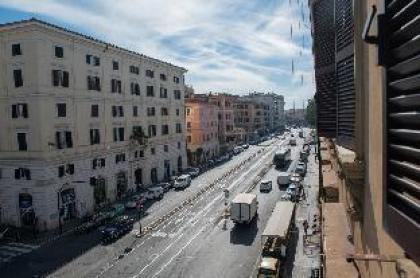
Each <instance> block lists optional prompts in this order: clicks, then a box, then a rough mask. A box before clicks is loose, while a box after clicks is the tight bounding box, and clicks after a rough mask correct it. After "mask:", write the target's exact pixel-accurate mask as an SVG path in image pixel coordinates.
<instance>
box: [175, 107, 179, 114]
mask: <svg viewBox="0 0 420 278" xmlns="http://www.w3.org/2000/svg"><path fill="white" fill-rule="evenodd" d="M176 115H177V116H179V108H177V109H176Z"/></svg>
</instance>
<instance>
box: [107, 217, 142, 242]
mask: <svg viewBox="0 0 420 278" xmlns="http://www.w3.org/2000/svg"><path fill="white" fill-rule="evenodd" d="M133 224H134V218H131V217H129V216H127V215H124V216H120V217H118V218H116V219H115V220H114V221H113V222H112V223H110V224H108V225H106V226H105V228H104V229H103V230H102V231H101V233H102V243H104V244H106V243H109V242H112V241H115V240H117V239H119V238H120V237H122V236H123V235H125V234H127V233H128V232H130V231H131V230H132V229H133Z"/></svg>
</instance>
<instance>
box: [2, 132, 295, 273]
mask: <svg viewBox="0 0 420 278" xmlns="http://www.w3.org/2000/svg"><path fill="white" fill-rule="evenodd" d="M272 142H274V143H273V144H271V145H269V144H268V143H272ZM272 142H266V144H264V145H266V146H251V147H250V148H249V149H248V150H246V151H245V152H243V153H241V154H240V155H238V156H235V157H234V158H233V159H232V160H230V161H229V162H227V163H225V164H223V165H221V166H218V167H216V168H214V169H212V170H210V171H208V172H206V173H203V174H202V175H200V176H199V177H198V178H196V179H194V180H193V182H192V184H191V186H190V187H189V188H187V189H185V190H184V191H170V192H168V193H167V194H165V197H164V199H163V200H161V201H159V202H155V203H153V204H152V205H151V206H150V207H149V208H148V215H147V216H146V217H145V218H144V219H142V220H141V222H142V225H143V226H146V225H148V224H150V223H152V222H153V221H154V220H155V219H157V218H159V217H161V216H163V215H165V214H166V213H167V212H168V211H171V210H172V209H174V208H175V207H177V206H178V205H179V204H180V203H182V202H183V201H184V200H185V199H186V198H189V197H191V196H194V195H195V194H196V193H197V192H199V191H200V190H202V189H203V188H204V187H206V186H207V185H208V184H209V183H211V182H212V181H214V180H215V179H217V178H219V177H221V176H222V175H223V173H225V172H227V171H228V170H230V169H233V168H235V167H236V166H237V165H238V164H239V163H240V162H242V161H244V160H246V159H247V158H248V157H251V156H253V155H254V154H255V153H257V152H258V151H260V152H259V153H258V155H255V156H253V158H252V159H251V160H250V161H249V162H247V163H244V164H243V166H242V167H241V168H240V169H238V170H236V171H235V172H233V173H232V174H231V175H229V176H227V177H225V178H224V179H221V180H220V181H219V182H218V183H217V184H216V185H215V186H214V187H213V188H211V189H210V190H208V191H206V192H205V193H204V194H201V195H200V197H198V199H196V200H194V202H192V203H190V204H188V205H186V206H185V207H183V208H182V209H180V210H179V211H177V212H176V213H174V214H173V215H171V217H170V218H168V219H166V221H163V222H162V223H160V225H158V226H157V227H156V228H155V229H153V230H152V231H151V232H150V233H148V234H146V235H145V236H143V237H142V238H136V237H135V236H134V234H135V233H136V232H137V231H136V229H138V226H137V227H135V230H134V231H133V232H132V233H131V234H128V235H126V236H125V237H123V238H122V239H120V240H118V241H117V242H115V243H112V244H110V245H107V246H103V245H101V244H100V243H99V239H100V236H99V234H98V233H95V232H94V233H91V234H88V235H84V236H68V237H65V238H63V239H61V240H59V241H57V242H54V243H52V244H51V245H46V246H43V247H41V248H39V249H38V250H36V251H34V252H32V253H29V254H25V255H23V256H21V257H19V258H17V259H16V260H15V261H14V262H12V263H10V264H8V265H7V266H5V267H3V268H0V274H1V276H2V277H31V276H32V275H34V274H39V275H45V274H49V276H51V277H250V276H252V274H253V273H254V272H255V268H256V263H257V258H258V256H259V252H260V244H261V242H260V234H261V232H262V231H263V229H264V227H265V224H266V222H267V220H268V218H269V216H270V214H271V210H272V209H273V208H274V205H275V203H276V201H278V200H279V198H280V196H281V195H282V192H281V191H280V190H279V189H278V187H277V183H276V177H277V170H275V169H274V168H273V167H271V168H270V170H269V171H268V172H267V174H266V175H265V176H264V177H263V179H271V180H272V181H273V190H272V191H271V192H270V193H260V192H259V190H258V186H257V187H256V188H255V189H254V190H253V191H254V192H255V193H256V194H257V195H258V201H259V218H258V220H257V221H254V222H253V223H251V225H250V226H249V227H246V226H245V227H235V226H234V225H233V224H232V222H231V221H230V220H224V217H223V212H224V209H225V198H224V194H223V190H224V189H226V188H228V189H229V190H230V193H231V194H230V198H229V199H232V198H234V196H235V195H236V194H237V193H239V192H243V191H245V190H247V189H248V188H249V187H250V186H251V185H252V183H253V181H254V180H255V178H256V176H257V175H258V173H259V171H260V170H261V169H262V168H263V167H264V166H265V165H269V164H271V160H272V157H273V153H274V152H275V150H276V149H277V148H278V147H279V146H280V145H282V144H285V142H283V141H281V140H272ZM298 143H302V140H298ZM300 146H301V144H298V146H297V147H295V148H293V151H292V158H294V159H297V156H298V150H299V149H300ZM295 163H296V160H295V161H294V162H293V163H292V164H291V165H290V167H289V169H292V168H294V164H295ZM127 248H128V249H127ZM3 275H4V276H3Z"/></svg>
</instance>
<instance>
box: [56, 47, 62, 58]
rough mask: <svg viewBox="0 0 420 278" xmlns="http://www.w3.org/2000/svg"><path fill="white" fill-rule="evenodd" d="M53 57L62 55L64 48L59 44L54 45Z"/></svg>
mask: <svg viewBox="0 0 420 278" xmlns="http://www.w3.org/2000/svg"><path fill="white" fill-rule="evenodd" d="M55 57H57V58H63V57H64V50H63V47H61V46H56V47H55Z"/></svg>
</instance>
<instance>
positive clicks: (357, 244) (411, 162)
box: [310, 0, 420, 277]
mask: <svg viewBox="0 0 420 278" xmlns="http://www.w3.org/2000/svg"><path fill="white" fill-rule="evenodd" d="M310 8H311V19H312V34H313V39H314V48H313V50H314V57H315V76H316V101H317V107H318V111H317V113H318V123H317V125H318V134H319V135H320V136H321V138H320V139H321V140H320V141H321V144H320V154H319V155H320V161H321V162H322V165H321V175H320V176H321V181H320V182H321V184H322V186H323V187H322V190H321V192H322V196H321V197H322V200H323V204H322V220H323V227H324V229H323V231H322V236H323V249H324V250H323V253H324V254H323V266H324V273H325V277H337V276H342V277H357V276H358V275H360V276H361V277H419V276H420V270H419V267H418V266H419V264H420V248H419V246H420V218H419V216H420V186H419V184H420V171H419V169H420V164H419V161H420V155H419V154H420V148H419V144H418V143H419V137H418V134H419V132H420V131H419V126H420V118H419V117H418V114H419V113H418V111H419V109H420V95H419V94H418V91H419V89H420V83H419V82H418V81H417V80H418V72H419V71H420V66H419V65H420V63H419V58H418V57H419V55H420V41H419V40H420V36H419V35H420V31H419V28H418V26H419V25H418V22H419V14H420V13H419V5H418V1H391V0H385V1H384V0H363V1H344V0H312V1H310ZM334 227H341V228H340V230H341V231H343V232H342V233H337V232H336V230H337V229H334ZM331 242H334V245H332V244H331Z"/></svg>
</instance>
